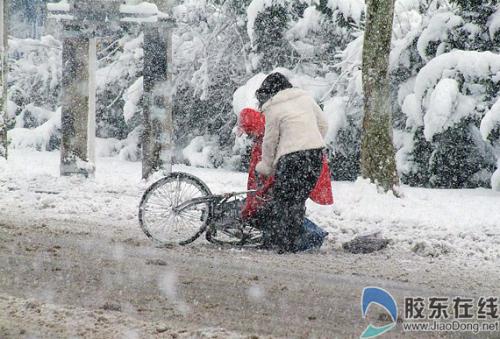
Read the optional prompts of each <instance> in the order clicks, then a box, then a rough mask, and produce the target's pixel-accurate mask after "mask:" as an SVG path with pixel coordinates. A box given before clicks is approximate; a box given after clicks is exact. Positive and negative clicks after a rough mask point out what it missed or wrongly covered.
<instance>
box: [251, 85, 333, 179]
mask: <svg viewBox="0 0 500 339" xmlns="http://www.w3.org/2000/svg"><path fill="white" fill-rule="evenodd" d="M262 110H263V112H264V114H265V116H266V131H265V135H264V141H263V144H262V160H261V161H260V162H259V163H258V164H257V168H256V170H257V172H259V173H261V174H264V175H271V174H273V172H274V170H275V169H276V165H277V164H278V160H279V159H280V158H281V157H282V156H283V155H286V154H290V153H293V152H298V151H305V150H310V149H317V148H322V147H325V141H324V137H325V135H326V132H327V130H328V123H327V121H326V119H325V116H324V113H323V111H322V110H321V108H320V107H319V106H318V104H317V103H316V101H315V100H314V99H313V98H312V97H311V96H310V95H309V94H308V93H307V92H305V91H303V90H301V89H298V88H290V89H286V90H284V91H281V92H279V93H278V94H276V95H275V96H274V97H272V98H271V99H270V100H269V101H268V102H266V103H265V104H264V106H263V107H262Z"/></svg>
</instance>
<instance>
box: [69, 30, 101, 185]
mask: <svg viewBox="0 0 500 339" xmlns="http://www.w3.org/2000/svg"><path fill="white" fill-rule="evenodd" d="M90 40H91V39H89V38H88V37H85V36H83V35H82V34H81V33H80V27H78V26H77V25H75V24H71V23H65V24H64V38H63V56H62V59H63V72H62V73H63V76H62V116H61V129H62V142H61V175H62V176H68V175H73V174H81V175H84V176H86V177H88V176H90V175H93V173H94V170H95V166H94V163H93V162H92V161H91V159H90V158H89V138H88V136H89V131H88V129H89V126H94V128H95V123H94V124H92V123H90V124H89V109H90V108H91V105H90V101H91V98H90V86H89V80H90V78H89V70H90V67H89V66H90V64H89V61H90V59H89V54H90V53H89V52H90V50H92V49H93V48H92V46H91V44H90Z"/></svg>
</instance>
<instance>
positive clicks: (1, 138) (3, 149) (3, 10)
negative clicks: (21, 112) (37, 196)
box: [0, 0, 9, 158]
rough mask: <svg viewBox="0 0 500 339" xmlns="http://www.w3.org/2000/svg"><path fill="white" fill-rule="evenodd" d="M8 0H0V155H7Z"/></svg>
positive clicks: (5, 156)
mask: <svg viewBox="0 0 500 339" xmlns="http://www.w3.org/2000/svg"><path fill="white" fill-rule="evenodd" d="M8 17H9V15H8V0H1V1H0V157H4V158H7V156H8V149H7V148H8V141H7V122H8V119H9V117H8V116H7V74H8V72H7V49H8Z"/></svg>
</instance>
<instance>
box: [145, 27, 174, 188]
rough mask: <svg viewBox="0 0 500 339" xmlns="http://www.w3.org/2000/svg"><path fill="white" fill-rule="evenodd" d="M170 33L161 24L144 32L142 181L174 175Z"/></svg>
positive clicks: (168, 29) (147, 28)
mask: <svg viewBox="0 0 500 339" xmlns="http://www.w3.org/2000/svg"><path fill="white" fill-rule="evenodd" d="M171 38H172V35H171V30H170V28H169V27H164V25H162V24H161V23H159V24H149V25H147V26H146V27H145V28H144V72H143V74H144V98H143V122H144V131H143V136H142V153H143V163H142V177H143V178H144V179H147V178H148V177H149V176H151V175H152V174H153V173H154V172H156V171H159V170H163V171H164V172H165V174H169V173H171V172H172V132H173V126H172V125H173V124H172V102H171V72H170V67H171V64H172V49H171Z"/></svg>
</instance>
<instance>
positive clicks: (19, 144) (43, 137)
mask: <svg viewBox="0 0 500 339" xmlns="http://www.w3.org/2000/svg"><path fill="white" fill-rule="evenodd" d="M60 128H61V109H60V108H59V109H58V110H57V111H56V112H53V114H52V116H51V118H50V119H49V120H47V121H46V122H45V123H44V124H42V125H41V126H38V127H37V128H34V129H26V128H14V129H12V130H10V131H9V132H8V136H9V138H10V141H11V144H10V147H11V148H13V149H26V148H28V149H34V150H37V151H46V150H49V149H50V147H49V143H50V141H51V139H52V138H53V137H54V136H55V135H56V133H57V131H58V130H59V129H60Z"/></svg>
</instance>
